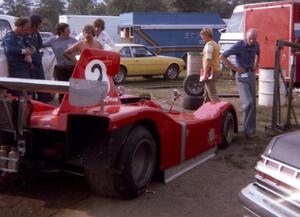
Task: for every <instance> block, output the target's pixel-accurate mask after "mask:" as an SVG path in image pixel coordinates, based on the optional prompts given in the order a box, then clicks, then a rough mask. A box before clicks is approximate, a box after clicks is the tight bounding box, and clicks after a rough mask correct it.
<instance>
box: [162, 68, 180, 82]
mask: <svg viewBox="0 0 300 217" xmlns="http://www.w3.org/2000/svg"><path fill="white" fill-rule="evenodd" d="M178 75H179V67H178V66H177V65H176V64H171V65H170V66H169V67H168V69H167V71H166V73H165V74H164V78H165V79H168V80H175V79H176V78H178Z"/></svg>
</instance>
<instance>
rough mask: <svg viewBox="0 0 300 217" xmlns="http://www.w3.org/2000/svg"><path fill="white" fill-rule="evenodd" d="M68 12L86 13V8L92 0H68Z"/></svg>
mask: <svg viewBox="0 0 300 217" xmlns="http://www.w3.org/2000/svg"><path fill="white" fill-rule="evenodd" d="M68 3H69V4H68V9H67V13H68V14H88V8H89V7H91V5H92V4H93V0H68Z"/></svg>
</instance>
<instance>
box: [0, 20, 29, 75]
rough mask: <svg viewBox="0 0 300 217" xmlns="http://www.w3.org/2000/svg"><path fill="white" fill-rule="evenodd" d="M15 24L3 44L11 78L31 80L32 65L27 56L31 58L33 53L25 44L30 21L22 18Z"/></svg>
mask: <svg viewBox="0 0 300 217" xmlns="http://www.w3.org/2000/svg"><path fill="white" fill-rule="evenodd" d="M14 24H15V27H14V29H13V31H10V32H8V33H6V35H5V36H4V38H3V43H2V45H3V48H4V53H5V56H6V58H7V62H8V68H9V77H14V78H30V73H29V68H30V66H31V63H30V62H29V61H28V60H27V59H26V58H25V56H31V55H32V54H33V51H32V50H31V49H30V48H28V46H27V45H26V43H25V42H24V36H25V35H26V34H27V33H28V30H29V28H30V21H29V19H28V18H26V17H20V18H18V19H16V21H15V23H14Z"/></svg>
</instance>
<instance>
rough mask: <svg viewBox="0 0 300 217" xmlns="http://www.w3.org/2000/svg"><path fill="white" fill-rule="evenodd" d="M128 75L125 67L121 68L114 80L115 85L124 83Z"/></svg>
mask: <svg viewBox="0 0 300 217" xmlns="http://www.w3.org/2000/svg"><path fill="white" fill-rule="evenodd" d="M126 75H127V71H126V68H125V67H124V66H120V71H119V72H118V74H116V75H115V76H114V78H113V79H114V82H115V84H121V83H124V82H125V79H126Z"/></svg>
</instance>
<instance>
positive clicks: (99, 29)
mask: <svg viewBox="0 0 300 217" xmlns="http://www.w3.org/2000/svg"><path fill="white" fill-rule="evenodd" d="M93 26H94V28H95V33H96V34H95V36H94V38H95V39H96V40H97V41H98V42H99V43H100V44H101V45H102V47H103V49H104V50H113V49H114V42H113V40H112V39H111V37H110V36H109V34H108V33H107V32H106V31H104V29H105V22H104V20H103V19H101V18H98V19H96V20H95V21H94V22H93ZM76 39H78V40H79V41H80V40H83V39H84V35H83V32H81V33H80V34H79V35H78V36H77V37H76Z"/></svg>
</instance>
